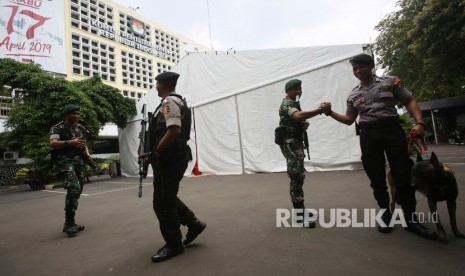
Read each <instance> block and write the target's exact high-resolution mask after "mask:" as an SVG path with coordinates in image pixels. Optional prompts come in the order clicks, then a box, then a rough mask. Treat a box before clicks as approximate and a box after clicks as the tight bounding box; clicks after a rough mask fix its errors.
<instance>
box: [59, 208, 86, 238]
mask: <svg viewBox="0 0 465 276" xmlns="http://www.w3.org/2000/svg"><path fill="white" fill-rule="evenodd" d="M74 216H75V212H74V211H66V212H65V225H64V226H63V232H64V233H66V234H68V236H71V237H74V236H76V234H77V233H78V232H79V231H82V230H84V228H85V227H84V226H83V225H77V224H76V222H75V221H74Z"/></svg>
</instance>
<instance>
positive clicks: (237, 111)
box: [234, 95, 245, 174]
mask: <svg viewBox="0 0 465 276" xmlns="http://www.w3.org/2000/svg"><path fill="white" fill-rule="evenodd" d="M234 103H235V104H236V118H237V133H238V134H239V135H238V136H239V148H240V150H241V165H242V174H245V165H244V152H243V148H242V133H241V120H240V119H239V105H238V104H237V95H234Z"/></svg>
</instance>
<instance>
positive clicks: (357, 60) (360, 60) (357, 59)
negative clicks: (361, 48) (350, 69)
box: [349, 54, 375, 65]
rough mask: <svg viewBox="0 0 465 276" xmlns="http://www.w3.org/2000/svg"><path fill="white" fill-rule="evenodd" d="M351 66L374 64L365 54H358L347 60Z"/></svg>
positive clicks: (371, 58) (370, 57)
mask: <svg viewBox="0 0 465 276" xmlns="http://www.w3.org/2000/svg"><path fill="white" fill-rule="evenodd" d="M349 62H350V63H351V64H373V65H374V64H375V60H374V59H373V57H372V56H370V55H367V54H359V55H356V56H354V57H353V58H351V59H350V60H349Z"/></svg>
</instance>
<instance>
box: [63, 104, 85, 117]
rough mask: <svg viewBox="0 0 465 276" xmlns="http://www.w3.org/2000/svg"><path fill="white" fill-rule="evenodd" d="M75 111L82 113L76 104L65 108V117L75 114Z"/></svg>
mask: <svg viewBox="0 0 465 276" xmlns="http://www.w3.org/2000/svg"><path fill="white" fill-rule="evenodd" d="M74 111H81V108H80V107H79V106H77V105H74V104H70V105H67V106H65V108H63V115H66V114H69V113H73V112H74Z"/></svg>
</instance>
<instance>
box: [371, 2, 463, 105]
mask: <svg viewBox="0 0 465 276" xmlns="http://www.w3.org/2000/svg"><path fill="white" fill-rule="evenodd" d="M397 5H398V6H399V8H400V9H399V10H397V11H395V12H393V13H391V14H389V15H387V16H386V17H385V18H384V19H383V20H382V21H380V22H379V23H378V25H377V26H376V29H377V30H378V31H380V35H379V36H378V38H377V39H376V41H375V44H374V50H375V53H376V54H377V56H378V59H377V61H378V65H380V66H381V68H385V69H386V70H387V72H388V73H389V74H391V75H397V76H399V77H401V78H402V79H403V80H404V82H405V83H407V86H408V88H409V89H410V90H411V91H412V92H413V93H414V94H415V96H416V97H417V98H418V99H420V100H430V99H436V98H444V97H449V96H457V95H463V94H465V87H464V85H465V79H464V76H465V72H464V70H465V67H464V66H463V61H464V60H463V59H464V57H463V55H462V53H461V52H463V50H462V49H463V47H464V36H465V28H463V26H465V21H464V20H465V13H464V5H465V1H463V0H461V1H460V0H450V1H441V0H400V1H398V2H397Z"/></svg>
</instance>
